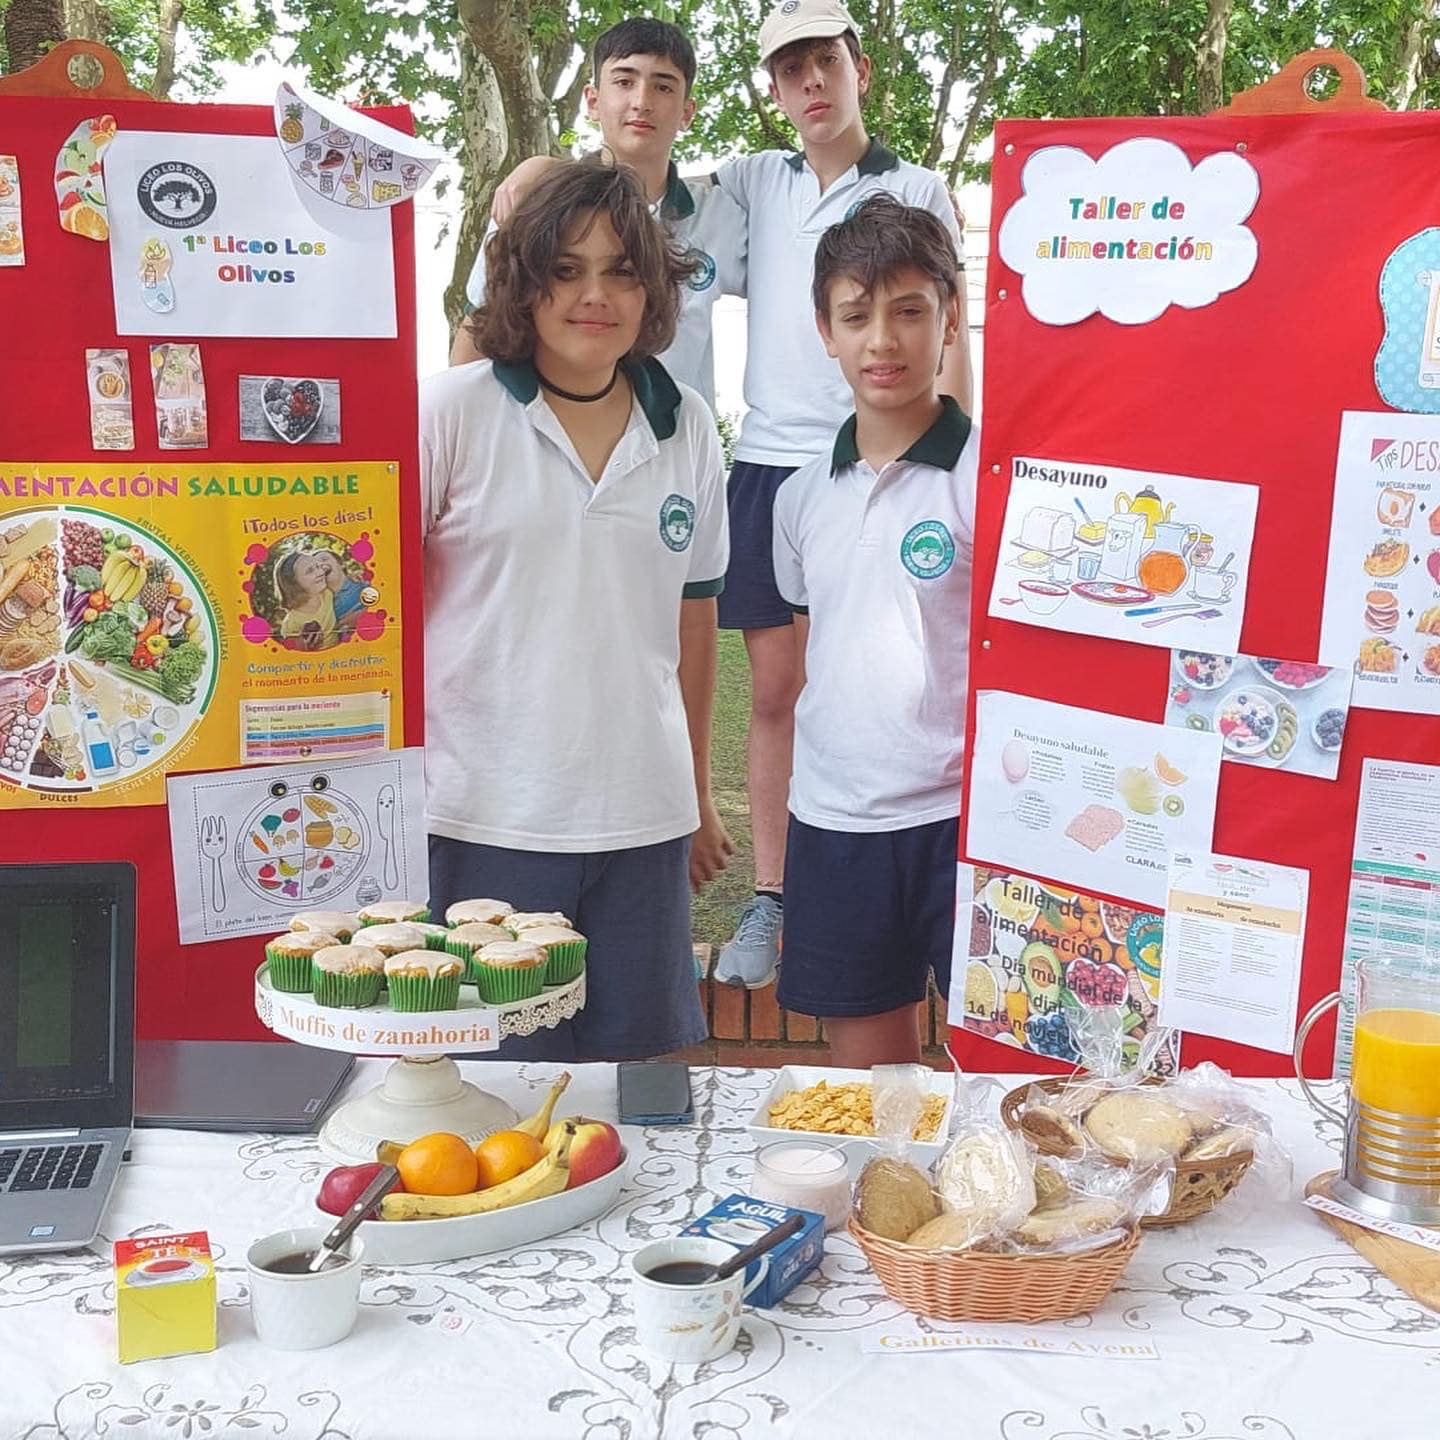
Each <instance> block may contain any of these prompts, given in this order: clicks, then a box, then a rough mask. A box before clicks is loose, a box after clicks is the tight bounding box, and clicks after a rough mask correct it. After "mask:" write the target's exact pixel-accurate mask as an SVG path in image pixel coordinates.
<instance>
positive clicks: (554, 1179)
mask: <svg viewBox="0 0 1440 1440" xmlns="http://www.w3.org/2000/svg"><path fill="white" fill-rule="evenodd" d="M574 1138H575V1127H574V1126H573V1125H567V1126H566V1128H565V1131H564V1133H563V1134H562V1135H561V1136H560V1137H559V1141H558V1143H557V1144H556V1145H555V1147H554V1149H552V1150H547V1151H546V1153H545V1155H544V1156H543V1158H541V1159H539V1160H537V1161H536V1162H535V1163H534V1164H533V1165H532V1166H531V1167H530V1168H529V1169H528V1170H526V1171H523V1172H522V1173H521V1174H519V1175H517V1176H516V1177H515V1178H514V1179H513V1180H506V1181H505V1182H504V1183H503V1184H501V1185H492V1186H491V1187H490V1188H489V1189H488V1190H475V1191H472V1192H471V1193H470V1194H468V1195H408V1194H398V1195H397V1194H394V1193H391V1194H389V1195H387V1196H386V1197H385V1198H384V1199H383V1200H382V1201H381V1202H380V1218H381V1219H382V1220H439V1219H443V1218H447V1217H450V1216H455V1215H484V1214H487V1213H489V1212H490V1211H492V1210H504V1209H507V1208H508V1207H510V1206H511V1205H524V1204H526V1203H527V1202H528V1201H531V1200H543V1199H544V1198H545V1197H546V1196H547V1195H558V1194H559V1193H560V1191H562V1190H563V1189H564V1188H565V1186H566V1185H567V1184H568V1183H569V1181H570V1142H571V1141H572V1140H574Z"/></svg>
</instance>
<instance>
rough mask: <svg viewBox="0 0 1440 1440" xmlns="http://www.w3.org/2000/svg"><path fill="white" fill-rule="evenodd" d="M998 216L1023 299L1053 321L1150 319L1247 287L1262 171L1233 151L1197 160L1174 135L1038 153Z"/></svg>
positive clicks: (1003, 253) (1004, 253) (1004, 255)
mask: <svg viewBox="0 0 1440 1440" xmlns="http://www.w3.org/2000/svg"><path fill="white" fill-rule="evenodd" d="M1021 185H1022V187H1023V191H1024V193H1023V194H1022V195H1021V197H1020V198H1019V199H1018V200H1017V201H1016V202H1015V203H1014V204H1013V205H1012V206H1011V207H1010V208H1009V210H1007V211H1006V213H1005V218H1004V219H1003V220H1002V221H1001V223H1000V238H999V250H1000V258H1001V259H1002V260H1003V261H1004V262H1005V264H1006V265H1008V266H1009V267H1010V268H1011V269H1012V270H1015V271H1018V272H1019V273H1020V274H1021V275H1022V276H1023V277H1024V279H1023V282H1022V286H1021V292H1022V294H1023V296H1024V300H1025V308H1026V309H1027V310H1028V311H1029V312H1030V313H1031V314H1032V315H1033V316H1034V317H1035V318H1036V319H1037V320H1039V321H1042V322H1043V323H1045V324H1047V325H1073V324H1075V323H1076V322H1077V321H1080V320H1084V319H1086V318H1087V317H1088V316H1090V315H1093V314H1094V313H1095V312H1096V311H1097V310H1098V311H1099V312H1100V313H1101V314H1102V315H1104V316H1105V317H1106V318H1107V319H1110V320H1115V321H1118V322H1119V323H1120V324H1122V325H1144V324H1147V323H1148V322H1149V321H1151V320H1155V319H1158V318H1159V317H1160V316H1161V315H1163V314H1164V313H1165V311H1166V310H1167V309H1168V308H1169V307H1170V306H1171V305H1180V306H1182V307H1184V308H1185V309H1187V310H1194V309H1198V308H1200V307H1201V306H1204V305H1210V304H1213V303H1214V301H1215V300H1217V299H1218V298H1219V297H1220V296H1221V295H1222V294H1224V293H1225V292H1226V291H1227V290H1234V289H1236V288H1237V287H1238V286H1240V285H1243V284H1244V283H1245V282H1246V281H1247V280H1248V279H1249V278H1250V276H1251V273H1252V272H1253V271H1254V269H1255V262H1256V257H1257V253H1258V247H1257V244H1256V240H1255V234H1254V232H1253V231H1252V230H1251V229H1249V227H1248V226H1247V225H1246V224H1245V221H1246V220H1247V219H1248V218H1249V216H1250V213H1251V211H1252V210H1253V209H1254V208H1255V204H1256V201H1257V200H1258V199H1259V196H1260V177H1259V175H1258V174H1256V171H1255V167H1254V166H1253V165H1251V164H1250V162H1249V161H1248V160H1245V159H1243V158H1242V157H1241V156H1239V155H1236V154H1234V153H1232V152H1230V151H1224V152H1222V153H1219V154H1215V155H1209V156H1206V158H1205V159H1203V160H1201V161H1200V163H1199V164H1198V165H1195V166H1194V167H1192V166H1191V164H1190V161H1189V159H1188V158H1187V157H1186V155H1185V152H1184V151H1183V150H1181V149H1180V148H1179V146H1177V145H1172V144H1171V143H1170V142H1169V141H1167V140H1156V139H1149V138H1141V139H1135V140H1126V141H1124V142H1123V143H1121V144H1119V145H1116V146H1113V147H1112V148H1111V149H1109V150H1107V151H1106V152H1105V153H1104V154H1103V155H1102V156H1101V157H1100V158H1099V159H1098V160H1092V159H1091V158H1090V157H1089V156H1088V155H1087V154H1085V152H1084V151H1083V150H1078V149H1075V148H1074V147H1073V146H1068V145H1054V146H1049V147H1047V148H1046V149H1044V150H1039V151H1037V152H1036V153H1035V154H1034V155H1032V156H1031V157H1030V159H1029V160H1028V161H1027V162H1026V164H1025V169H1024V171H1023V172H1022V175H1021Z"/></svg>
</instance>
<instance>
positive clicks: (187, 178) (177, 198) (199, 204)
mask: <svg viewBox="0 0 1440 1440" xmlns="http://www.w3.org/2000/svg"><path fill="white" fill-rule="evenodd" d="M135 198H136V199H137V200H138V201H139V202H140V208H141V209H142V210H143V211H144V212H145V213H146V214H147V215H148V216H149V217H150V218H151V219H152V220H153V221H154V222H155V223H156V224H157V225H164V226H165V227H166V228H167V229H170V230H189V229H191V228H192V227H193V226H196V225H203V224H204V223H205V222H206V221H207V220H208V219H209V218H210V217H211V216H212V215H213V214H214V213H215V182H214V181H213V180H212V179H211V178H210V177H209V176H208V175H207V174H206V173H205V172H204V171H203V170H201V169H200V168H199V166H197V165H189V164H186V163H185V161H183V160H166V161H165V162H163V163H162V164H160V165H152V166H151V167H150V168H149V169H148V170H147V171H146V172H145V173H144V174H143V175H142V176H141V177H140V183H139V184H138V185H136V187H135Z"/></svg>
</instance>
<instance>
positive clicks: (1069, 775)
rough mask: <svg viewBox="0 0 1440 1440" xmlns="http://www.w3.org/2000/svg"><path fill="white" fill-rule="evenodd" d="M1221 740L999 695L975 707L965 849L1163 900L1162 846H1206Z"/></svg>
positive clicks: (1165, 862)
mask: <svg viewBox="0 0 1440 1440" xmlns="http://www.w3.org/2000/svg"><path fill="white" fill-rule="evenodd" d="M1220 755H1221V743H1220V736H1219V735H1218V734H1217V733H1216V732H1214V731H1201V730H1191V729H1188V728H1187V729H1184V730H1179V729H1171V728H1168V727H1167V726H1164V725H1154V724H1151V723H1150V722H1148V721H1145V720H1131V719H1127V718H1124V717H1121V716H1118V715H1105V714H1102V713H1100V712H1099V711H1095V710H1081V709H1077V708H1076V707H1075V706H1073V705H1056V704H1053V703H1051V702H1050V701H1045V700H1032V699H1030V698H1029V697H1027V696H1024V695H1012V694H1007V693H1006V692H1004V691H1000V690H986V691H982V692H981V693H980V694H979V695H978V696H977V697H976V702H975V750H974V756H973V759H972V761H971V765H970V777H969V778H970V798H969V804H968V806H967V814H968V817H969V823H968V833H967V836H966V842H965V846H966V849H965V853H966V854H967V855H970V856H972V857H974V859H975V860H976V861H985V862H988V863H990V864H993V865H1001V866H1009V867H1013V868H1014V869H1016V870H1035V869H1038V868H1040V867H1041V866H1042V865H1043V867H1044V870H1045V872H1046V873H1047V874H1053V875H1054V877H1055V878H1056V879H1058V880H1063V881H1064V882H1065V883H1067V884H1073V885H1075V886H1077V887H1079V888H1082V889H1085V890H1091V891H1094V892H1096V893H1097V894H1102V895H1118V896H1123V897H1124V898H1125V899H1127V900H1135V901H1138V902H1140V903H1142V904H1145V905H1149V906H1151V907H1154V908H1156V909H1163V908H1164V905H1165V879H1166V873H1167V870H1168V867H1169V856H1170V851H1171V850H1177V849H1196V850H1208V849H1209V848H1210V840H1211V836H1212V835H1213V833H1214V829H1215V793H1216V789H1217V787H1218V786H1219V783H1220Z"/></svg>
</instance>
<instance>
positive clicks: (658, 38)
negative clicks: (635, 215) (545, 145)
mask: <svg viewBox="0 0 1440 1440" xmlns="http://www.w3.org/2000/svg"><path fill="white" fill-rule="evenodd" d="M592 53H593V64H594V69H593V72H592V73H593V76H594V78H593V80H592V82H591V83H590V84H589V85H587V86H586V87H585V113H586V114H587V115H588V116H589V117H590V119H591V120H593V121H595V122H596V123H597V124H598V125H599V126H600V135H601V139H602V140H603V141H604V149H603V151H602V155H603V156H604V158H605V159H607V160H610V161H613V162H614V163H617V164H621V165H628V166H629V167H630V169H632V170H633V171H634V172H635V173H636V175H637V176H638V177H639V179H640V183H641V184H642V185H643V186H644V189H645V197H646V199H647V200H648V201H649V202H650V207H651V213H652V214H653V215H654V216H655V217H656V219H658V220H659V221H660V222H661V224H662V225H663V226H664V227H665V230H666V232H667V233H668V234H669V235H670V237H671V239H672V240H673V241H674V243H675V245H676V247H677V248H678V249H680V250H684V251H687V252H690V253H691V257H692V258H693V259H694V261H695V263H696V268H695V270H694V272H693V273H692V274H691V276H690V278H689V280H687V281H686V282H685V284H684V286H683V288H682V289H681V292H680V317H679V320H678V321H677V323H676V326H675V339H674V341H673V343H672V344H671V345H670V347H669V349H667V350H666V351H665V353H664V354H663V355H662V356H661V357H660V360H661V362H662V363H663V364H664V366H665V368H666V370H667V371H669V373H670V374H671V375H672V376H673V377H674V378H675V379H676V380H679V381H680V382H681V383H682V384H685V385H689V386H690V387H691V388H692V389H695V390H698V391H699V392H700V393H701V395H703V396H704V397H705V402H706V404H707V405H709V406H710V409H711V411H712V412H713V411H714V409H715V359H714V348H713V345H712V343H711V323H710V312H711V310H712V309H713V307H714V305H715V301H716V299H717V298H718V297H719V296H721V295H743V294H744V293H745V217H744V216H743V215H742V214H741V213H740V210H739V208H738V207H737V206H736V204H735V203H734V201H732V200H731V199H730V198H729V196H727V195H725V194H724V193H723V192H722V191H721V190H720V189H719V188H718V187H717V186H716V185H715V183H714V181H713V179H711V178H709V177H707V178H705V179H702V180H682V179H681V178H680V176H679V173H678V172H677V171H676V168H675V162H674V161H673V160H672V159H671V158H670V150H671V147H672V146H673V145H674V144H675V137H676V136H677V135H678V134H679V133H680V132H681V131H682V130H684V129H685V128H686V127H687V126H688V125H689V124H690V121H691V120H692V119H693V118H694V115H695V101H694V99H693V98H692V95H691V90H692V88H693V87H694V84H695V50H694V47H693V46H692V45H691V44H690V41H689V40H688V39H687V38H686V35H685V32H684V31H683V30H681V29H680V28H679V27H678V26H675V25H670V24H667V23H666V22H665V21H663V20H650V19H634V20H622V21H621V22H620V23H619V24H618V25H612V26H611V27H610V29H608V30H607V31H606V32H605V33H604V34H603V35H601V36H600V38H599V39H598V40H597V41H596V42H595V46H594V50H593V52H592ZM555 163H557V162H556V161H554V160H553V159H552V158H551V157H549V156H534V157H531V159H529V160H526V161H523V162H522V163H521V164H520V165H518V166H517V167H516V169H515V171H514V172H513V174H512V175H511V176H510V178H509V180H508V181H507V182H506V185H505V186H504V187H503V189H502V191H501V192H499V193H497V195H496V199H495V206H494V214H495V221H503V220H504V218H505V216H506V214H507V213H508V212H509V210H510V208H511V207H512V206H513V205H514V204H515V203H516V201H517V200H518V199H519V197H520V195H522V194H523V193H524V191H525V189H526V188H528V186H529V184H532V183H533V182H534V180H535V179H538V178H539V176H540V175H543V174H544V173H545V172H546V170H548V169H549V168H551V167H552V166H553V165H554V164H555ZM494 229H495V222H494V221H492V223H491V225H490V228H489V229H488V230H487V231H486V234H485V238H486V240H487V241H488V240H489V238H490V235H491V234H492V233H493V232H494ZM465 289H466V296H467V299H468V301H469V305H470V307H471V309H476V308H478V307H479V306H480V304H481V303H482V302H483V300H484V298H485V246H484V245H482V246H481V247H480V252H479V254H478V255H477V256H476V257H475V266H474V269H472V270H471V272H470V279H469V281H468V282H467V284H466V287H465ZM478 358H479V352H478V351H477V350H476V348H475V338H474V331H473V329H472V328H471V327H470V326H468V325H462V326H461V327H460V329H459V330H458V331H457V332H456V334H455V343H454V345H453V346H452V347H451V351H450V363H451V364H452V365H463V364H466V363H467V362H469V361H471V360H476V359H478Z"/></svg>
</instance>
